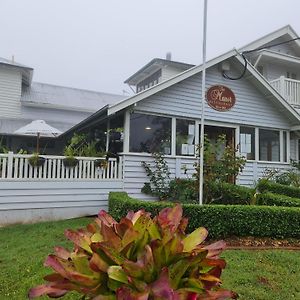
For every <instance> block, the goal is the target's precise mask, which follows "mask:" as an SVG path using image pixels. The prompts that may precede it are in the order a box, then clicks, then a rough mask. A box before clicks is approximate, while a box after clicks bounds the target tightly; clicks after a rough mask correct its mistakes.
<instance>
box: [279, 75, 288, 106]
mask: <svg viewBox="0 0 300 300" xmlns="http://www.w3.org/2000/svg"><path fill="white" fill-rule="evenodd" d="M279 82H280V83H279V86H280V88H279V91H280V95H281V96H282V97H283V98H284V99H285V100H287V99H286V94H285V79H284V76H280V77H279Z"/></svg>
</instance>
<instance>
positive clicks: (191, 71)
mask: <svg viewBox="0 0 300 300" xmlns="http://www.w3.org/2000/svg"><path fill="white" fill-rule="evenodd" d="M231 57H236V58H237V60H238V62H239V63H240V64H241V66H243V65H244V60H243V58H242V56H241V55H240V54H239V53H238V51H237V50H236V49H233V50H231V51H229V52H227V53H225V54H223V55H220V56H218V57H216V58H214V59H212V60H210V61H208V62H207V63H206V68H210V67H212V66H214V65H216V64H218V63H220V62H222V61H224V60H227V59H229V58H231ZM202 70H203V65H199V66H196V67H193V68H191V69H189V70H187V71H185V72H183V73H180V74H179V75H177V76H174V77H172V78H170V79H168V80H166V81H163V82H162V83H159V84H157V85H155V86H153V87H151V88H148V89H146V90H144V91H142V92H140V93H138V94H136V95H134V96H132V97H130V98H128V99H126V100H124V101H121V102H119V103H117V104H115V105H112V106H110V107H109V108H108V115H112V114H114V113H117V112H119V111H121V110H123V109H125V108H127V107H129V106H131V105H135V104H136V103H138V102H139V101H142V100H143V99H145V98H147V97H149V96H152V95H154V94H156V93H158V92H160V91H162V90H164V89H166V88H168V87H170V86H172V85H174V84H176V83H178V82H181V81H183V80H185V79H187V78H189V77H191V76H194V75H196V74H198V73H201V72H202ZM247 71H248V72H249V73H250V74H251V75H253V77H254V78H255V79H256V80H257V82H258V83H259V84H260V85H261V87H263V88H264V89H265V90H267V91H268V92H269V94H270V95H271V96H272V97H273V98H274V102H275V103H276V104H277V105H278V106H280V108H281V109H283V110H284V111H285V112H286V113H287V114H288V116H289V117H290V118H293V119H294V121H295V122H297V123H298V122H300V115H299V114H298V113H297V111H296V110H295V109H294V108H293V107H292V106H291V105H289V104H288V103H287V102H286V101H285V100H284V98H283V97H282V96H281V95H280V94H279V93H278V92H277V91H276V90H275V89H274V88H272V87H271V86H270V84H269V83H268V81H267V80H266V79H265V78H264V77H263V76H262V75H261V74H260V73H259V72H258V71H257V70H256V69H255V68H254V67H253V66H251V64H248V69H247Z"/></svg>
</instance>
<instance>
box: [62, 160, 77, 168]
mask: <svg viewBox="0 0 300 300" xmlns="http://www.w3.org/2000/svg"><path fill="white" fill-rule="evenodd" d="M78 163H79V160H78V159H77V158H75V157H66V158H64V159H63V164H64V166H65V167H67V168H74V167H76V166H77V165H78Z"/></svg>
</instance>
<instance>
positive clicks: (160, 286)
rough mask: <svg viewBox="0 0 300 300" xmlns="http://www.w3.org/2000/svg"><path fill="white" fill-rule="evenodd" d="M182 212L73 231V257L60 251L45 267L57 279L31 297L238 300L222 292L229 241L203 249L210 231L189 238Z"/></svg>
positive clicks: (100, 222)
mask: <svg viewBox="0 0 300 300" xmlns="http://www.w3.org/2000/svg"><path fill="white" fill-rule="evenodd" d="M187 224H188V220H187V219H185V218H182V207H181V206H180V205H176V206H174V207H173V208H165V209H163V210H162V211H161V212H160V213H159V214H158V216H157V217H156V218H154V219H151V217H150V214H149V213H146V212H145V211H142V210H139V211H138V212H136V213H134V212H132V211H131V212H129V213H128V214H127V216H126V217H125V218H123V219H121V221H120V222H119V223H117V222H116V221H115V220H114V219H113V218H112V217H111V216H110V215H109V214H107V213H106V212H105V211H101V212H100V213H99V215H98V218H96V219H95V221H94V223H91V224H89V225H88V226H87V228H86V229H80V230H78V231H73V230H67V231H66V233H65V235H66V236H67V238H68V239H70V240H71V241H72V242H73V243H74V250H73V252H69V251H68V250H66V249H64V248H61V247H56V248H55V255H49V256H48V258H47V259H46V262H45V266H48V267H51V268H52V269H53V270H54V271H55V273H54V274H51V275H48V276H46V277H45V280H46V281H48V283H47V284H45V285H42V286H37V287H35V288H33V289H31V290H30V292H29V297H30V298H35V297H39V296H42V295H48V296H50V297H54V298H58V297H62V296H63V295H65V294H66V293H68V292H69V291H77V292H79V293H81V294H83V297H82V298H81V299H93V300H96V299H97V300H113V299H118V300H129V299H131V300H147V299H153V300H160V299H165V300H175V299H177V300H180V299H200V298H201V299H212V300H213V299H215V300H217V299H228V298H232V299H236V298H237V295H236V294H235V293H234V292H231V291H227V290H221V289H220V284H221V280H220V276H221V273H222V270H223V269H224V268H225V265H226V263H225V261H224V260H223V259H221V258H219V254H220V253H221V252H222V250H223V249H224V246H225V243H224V242H223V241H219V242H216V243H214V244H211V245H207V246H203V245H202V242H203V241H204V240H205V238H206V237H207V230H206V229H205V228H203V227H201V228H197V229H196V230H195V231H193V232H192V233H191V234H189V235H186V234H185V229H186V226H187Z"/></svg>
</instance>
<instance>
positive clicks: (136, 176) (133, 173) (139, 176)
mask: <svg viewBox="0 0 300 300" xmlns="http://www.w3.org/2000/svg"><path fill="white" fill-rule="evenodd" d="M142 161H145V162H147V163H150V164H151V163H153V158H152V157H151V155H150V154H125V155H124V156H123V172H124V173H123V174H124V190H125V191H126V192H127V193H128V194H129V195H130V196H132V197H135V198H138V199H154V198H153V197H151V196H149V195H145V194H143V193H142V192H141V188H142V187H143V186H144V183H145V182H149V178H148V177H147V176H146V172H145V169H144V167H143V166H142ZM166 161H167V163H168V166H169V170H170V172H171V175H170V177H171V178H175V177H178V178H187V177H189V178H191V175H192V174H193V169H194V167H193V164H194V162H195V159H194V158H179V157H178V158H175V157H166ZM183 165H185V166H186V167H187V169H188V172H187V173H188V174H184V170H183V169H181V167H182V166H183Z"/></svg>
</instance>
